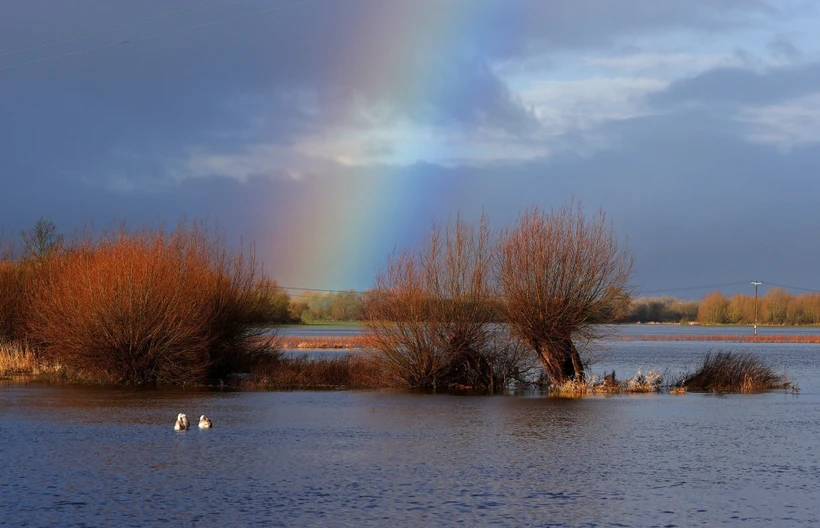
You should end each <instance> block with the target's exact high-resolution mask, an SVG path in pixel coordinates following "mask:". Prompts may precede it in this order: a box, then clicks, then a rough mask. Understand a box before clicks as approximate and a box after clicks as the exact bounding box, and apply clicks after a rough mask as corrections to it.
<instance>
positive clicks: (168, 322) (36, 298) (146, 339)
mask: <svg viewBox="0 0 820 528" xmlns="http://www.w3.org/2000/svg"><path fill="white" fill-rule="evenodd" d="M260 279H261V277H260V271H259V268H258V266H257V264H256V261H255V259H254V257H253V254H252V253H251V254H247V253H245V252H243V251H237V252H234V253H229V252H228V251H227V250H226V249H225V245H224V242H223V241H222V240H220V239H218V238H216V237H215V236H213V235H211V234H210V233H208V231H207V229H206V228H204V227H203V226H198V225H193V226H186V225H180V226H178V229H177V230H176V231H175V232H174V233H171V234H167V233H165V232H164V231H163V230H162V229H159V230H149V229H145V230H140V231H133V232H131V231H127V230H126V229H124V228H120V229H118V230H116V231H113V232H110V233H106V234H104V235H102V236H100V237H98V238H97V239H96V240H91V239H90V237H85V238H84V239H82V240H79V241H76V242H75V243H73V244H72V245H70V246H68V247H66V248H65V249H64V250H62V251H61V252H60V253H59V254H57V255H53V256H52V257H51V258H49V259H48V260H47V261H46V262H44V263H43V265H42V269H41V270H40V272H39V273H38V278H37V281H36V285H35V286H34V287H33V289H32V292H31V295H30V304H29V307H28V310H27V312H26V320H27V328H28V333H29V336H30V338H31V339H32V340H33V341H34V342H35V343H36V344H37V345H39V346H40V347H41V349H42V350H43V351H44V353H45V354H46V357H47V358H49V359H50V360H52V361H58V362H60V363H62V364H64V365H66V366H68V367H70V368H71V370H72V371H74V372H75V373H82V376H83V377H84V378H87V379H89V380H95V381H103V382H113V383H133V384H136V383H187V382H194V383H198V382H203V381H205V380H207V379H213V378H216V377H221V376H224V375H225V374H226V373H228V372H230V371H232V370H234V369H236V368H238V367H241V366H243V363H245V362H247V361H250V360H252V359H253V356H254V355H255V354H256V353H257V352H258V351H260V349H264V348H265V344H264V342H262V341H260V340H259V338H258V337H259V334H260V333H261V330H256V329H255V328H254V325H256V324H258V323H260V322H262V321H264V320H265V319H266V317H267V315H268V310H269V308H270V302H269V299H270V297H269V295H268V293H269V292H267V291H266V290H267V289H268V288H270V287H271V285H270V284H267V283H265V282H264V281H261V280H260Z"/></svg>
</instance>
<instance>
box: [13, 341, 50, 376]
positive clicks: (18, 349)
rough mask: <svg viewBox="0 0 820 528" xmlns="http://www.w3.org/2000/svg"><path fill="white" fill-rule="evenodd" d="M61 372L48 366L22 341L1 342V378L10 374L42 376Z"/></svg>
mask: <svg viewBox="0 0 820 528" xmlns="http://www.w3.org/2000/svg"><path fill="white" fill-rule="evenodd" d="M57 370H60V367H59V366H58V365H53V364H48V363H46V362H44V361H43V360H42V358H40V357H38V355H37V354H36V353H35V352H34V350H32V349H31V348H30V347H28V346H26V344H25V343H23V342H21V341H15V342H0V376H8V375H9V374H35V375H36V374H41V373H43V372H49V371H57Z"/></svg>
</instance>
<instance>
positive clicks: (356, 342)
mask: <svg viewBox="0 0 820 528" xmlns="http://www.w3.org/2000/svg"><path fill="white" fill-rule="evenodd" d="M368 344H369V339H368V338H367V337H364V336H359V335H349V336H323V337H311V336H297V335H292V336H283V337H281V338H279V346H280V347H281V348H284V349H298V348H314V349H334V348H335V349H366V348H367V347H368Z"/></svg>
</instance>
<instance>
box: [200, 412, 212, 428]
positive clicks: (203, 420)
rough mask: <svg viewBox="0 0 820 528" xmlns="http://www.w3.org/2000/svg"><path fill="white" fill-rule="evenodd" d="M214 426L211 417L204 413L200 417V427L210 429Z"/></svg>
mask: <svg viewBox="0 0 820 528" xmlns="http://www.w3.org/2000/svg"><path fill="white" fill-rule="evenodd" d="M211 427H213V424H212V423H211V419H210V418H208V417H207V416H205V415H204V414H203V415H202V416H200V417H199V428H200V429H210V428H211Z"/></svg>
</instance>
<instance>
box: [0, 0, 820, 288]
mask: <svg viewBox="0 0 820 528" xmlns="http://www.w3.org/2000/svg"><path fill="white" fill-rule="evenodd" d="M456 1H457V0H453V3H451V4H449V7H450V11H451V12H454V13H456V14H457V15H458V16H459V17H464V18H463V19H462V18H458V19H456V20H455V22H453V23H452V26H453V28H452V34H447V35H446V36H447V37H450V38H451V41H448V42H446V43H445V42H442V41H440V40H435V41H432V40H431V37H430V31H431V30H430V28H431V27H434V26H435V23H436V22H437V21H438V19H437V17H439V16H445V14H444V10H443V9H442V8H441V2H440V1H439V0H425V1H424V2H420V3H413V4H412V5H413V7H414V9H413V12H414V13H421V15H419V16H418V18H414V19H410V18H407V19H405V18H402V17H403V15H402V9H403V8H404V7H403V6H405V7H406V5H411V4H409V3H408V4H406V5H405V4H404V3H403V2H385V1H382V0H361V1H353V0H339V1H335V0H327V1H316V2H312V3H306V4H301V5H296V6H293V7H291V8H288V9H283V10H282V11H278V12H272V13H268V14H260V15H258V16H254V17H249V18H245V19H242V20H241V21H236V22H230V23H225V24H220V25H214V26H210V27H208V28H203V29H198V30H193V31H188V32H185V33H180V34H176V35H168V36H164V37H160V38H156V39H152V40H147V41H144V42H136V39H138V38H140V37H143V36H145V35H149V34H154V33H161V32H164V31H170V30H174V29H175V28H179V27H183V26H187V25H195V24H199V23H206V22H208V21H212V20H216V19H219V18H226V17H230V16H236V15H240V14H242V13H248V12H252V11H254V10H258V9H263V8H266V7H269V6H272V5H275V3H271V2H263V1H261V0H247V1H243V2H225V7H223V8H221V9H218V10H212V11H207V12H201V13H195V14H188V15H186V16H180V17H176V18H173V19H169V20H164V21H159V22H155V23H152V24H138V25H131V26H120V27H117V28H114V30H113V31H106V32H103V33H99V34H96V35H93V36H92V38H89V39H83V40H72V41H66V42H63V43H60V44H58V45H56V46H49V47H44V48H41V49H36V50H29V51H25V52H21V53H11V54H5V55H3V54H2V52H0V101H2V103H0V123H2V124H3V126H2V127H0V179H1V180H2V182H3V189H2V192H0V227H2V229H3V230H5V231H6V232H9V231H11V232H16V231H17V230H19V229H22V228H25V227H28V226H30V225H31V224H33V222H34V221H35V220H36V219H37V217H38V216H41V215H44V216H50V217H52V218H53V219H54V220H55V221H56V222H57V223H58V225H59V226H65V229H66V230H69V231H70V230H71V229H72V228H73V227H76V226H81V225H83V224H84V223H86V222H88V221H92V220H93V221H94V222H95V223H97V224H98V225H103V226H105V225H110V222H112V221H114V220H115V219H123V218H124V219H126V220H128V221H129V222H130V223H133V224H141V223H143V222H146V221H149V222H153V221H165V222H169V223H174V222H175V221H176V220H177V219H178V218H179V216H180V215H181V214H182V213H183V212H184V213H187V214H188V215H189V216H190V217H202V216H210V217H211V218H212V219H214V221H217V222H219V223H220V224H221V225H222V226H223V227H224V230H225V231H226V232H227V234H229V236H231V237H233V238H234V239H236V238H238V236H239V235H240V234H243V235H244V236H245V237H246V239H257V240H259V241H260V246H264V247H263V250H264V251H267V252H268V253H270V254H274V253H276V252H274V251H272V250H271V247H273V246H274V245H275V242H276V240H277V238H276V235H275V234H271V232H270V231H271V229H272V226H270V225H265V224H264V223H260V220H259V219H258V218H256V217H254V216H253V211H254V210H259V209H260V208H264V207H268V208H271V209H275V208H276V207H277V206H278V205H281V204H284V203H287V202H288V201H289V200H293V199H294V197H297V196H298V195H299V194H298V193H308V192H310V191H311V190H315V191H316V192H320V191H321V184H322V178H331V177H342V178H349V179H350V181H351V185H355V184H356V182H360V181H364V180H362V178H363V177H364V176H367V177H368V178H369V177H375V176H374V175H379V174H382V173H384V172H386V171H385V170H384V169H385V168H384V167H370V168H341V167H335V168H334V170H333V174H329V173H328V174H322V175H320V176H321V177H316V178H306V179H305V180H304V181H301V182H290V181H285V182H283V181H282V180H281V179H270V178H268V179H265V178H254V177H252V178H248V179H247V181H246V182H245V183H239V182H237V181H235V180H232V179H229V178H197V179H190V180H183V181H178V180H173V181H169V176H170V175H172V174H173V170H174V168H175V167H177V166H178V164H179V162H180V160H184V159H186V157H187V156H188V155H189V152H190V150H191V149H202V150H204V151H210V152H221V153H231V152H243V151H247V150H249V149H251V148H253V147H254V146H257V145H270V144H274V145H277V146H283V147H288V146H290V145H292V144H293V143H294V142H296V141H298V140H299V139H300V138H303V137H307V136H312V135H322V134H327V133H328V130H330V131H332V130H334V128H333V126H334V125H348V126H351V127H355V126H358V124H359V120H361V119H363V118H362V116H360V115H357V104H358V103H359V102H361V101H364V102H365V103H366V104H370V105H374V106H378V105H381V104H383V105H385V106H386V107H388V108H389V110H388V111H387V114H386V116H385V117H384V118H385V119H387V120H388V121H389V120H390V119H394V118H396V117H401V118H410V119H412V120H414V121H415V122H416V123H420V124H423V125H433V126H436V127H440V128H444V129H447V128H458V129H460V130H463V129H471V128H474V127H490V128H494V129H497V130H500V131H503V132H505V133H507V134H510V135H512V136H519V137H520V138H521V139H522V140H526V141H533V139H532V138H529V137H528V134H530V133H531V132H532V131H533V130H534V129H535V128H537V127H538V124H537V122H536V121H535V119H534V117H533V114H532V112H531V110H530V109H528V108H526V107H525V106H524V105H523V104H522V103H521V102H520V101H519V100H518V99H517V97H516V95H515V93H514V92H513V91H512V90H511V89H510V87H509V86H508V85H507V84H506V83H505V81H504V80H503V79H502V78H500V77H499V76H498V75H496V74H495V73H494V70H493V68H492V65H494V64H495V63H497V62H498V61H513V62H515V61H521V60H523V59H526V58H528V57H532V56H542V55H546V56H547V57H548V58H549V57H551V56H552V54H554V53H558V52H564V51H578V50H582V51H589V50H595V51H596V52H597V51H600V50H608V49H610V48H611V46H613V45H615V44H617V45H618V46H624V45H627V44H628V43H630V42H631V40H632V39H633V38H636V39H637V38H638V37H645V36H647V35H649V36H651V35H662V34H665V33H668V32H672V31H676V30H682V31H689V32H694V34H697V35H701V36H705V37H708V35H709V34H710V32H715V31H730V30H732V29H736V28H743V27H746V26H747V25H749V24H752V23H754V21H755V20H757V21H758V22H759V21H760V20H761V19H768V18H771V19H773V20H774V19H777V18H778V17H781V16H785V15H786V14H787V13H786V10H787V9H790V8H789V7H784V6H788V5H792V4H781V3H779V2H777V3H776V2H763V1H746V0H710V1H702V2H692V1H691V0H667V1H664V2H658V1H656V0H623V1H620V2H610V1H606V0H567V1H554V2H553V1H541V0H532V1H530V2H525V1H516V2H490V1H488V0H458V1H459V2H461V3H455V2H456ZM196 3H197V2H196V1H195V0H188V1H174V2H167V1H160V0H143V1H140V2H133V1H126V0H111V1H106V2H100V1H98V0H74V1H72V2H63V1H58V0H36V1H30V2H7V4H9V5H7V6H4V7H3V8H2V11H3V12H2V14H1V15H0V50H8V49H15V48H19V47H23V45H25V44H26V43H29V42H35V43H36V42H40V41H43V40H45V39H50V38H53V37H54V36H59V35H63V34H74V33H78V32H82V31H84V30H87V29H88V28H94V27H99V26H104V25H106V24H112V23H115V22H120V21H124V20H130V19H134V18H137V17H145V16H148V15H153V14H156V13H162V12H166V11H170V10H173V9H176V8H182V7H186V6H188V7H190V6H193V5H195V4H196ZM285 3H288V2H282V4H285ZM453 6H455V7H453ZM460 6H461V8H460ZM394 27H395V28H396V32H393V31H391V28H394ZM385 28H386V29H385ZM374 29H381V30H382V31H374ZM399 29H401V31H403V32H404V33H403V34H401V35H397V34H395V33H397V32H398V31H399ZM394 37H395V38H399V37H401V38H403V39H404V41H403V42H394V41H393V40H392V38H394ZM125 41H131V43H130V44H117V43H121V42H125ZM111 44H117V45H115V46H113V47H108V48H104V49H102V47H104V46H108V45H111ZM86 47H99V48H101V49H98V50H95V51H91V52H89V53H84V54H81V55H77V56H72V57H66V58H62V59H59V60H52V61H47V62H42V63H37V64H31V65H27V66H20V67H15V68H10V69H2V68H3V67H4V65H11V64H16V63H18V62H25V61H28V60H34V59H37V58H43V57H47V56H49V55H51V54H60V53H66V52H70V51H73V50H79V49H84V48H86ZM792 48H793V46H792V45H791V44H790V43H788V42H787V41H782V42H780V41H773V43H772V50H773V52H776V53H777V54H778V55H780V56H783V57H787V58H789V59H790V60H794V58H795V57H796V55H795V54H794V50H793V49H792ZM408 50H410V52H408ZM368 61H376V62H374V63H369V62H368ZM374 65H375V66H374ZM382 70H384V72H383V75H381V76H380V75H379V73H380V72H381V71H382ZM388 70H389V71H388ZM396 76H398V81H399V82H397V79H396ZM818 80H820V66H818V65H817V64H808V65H801V66H791V67H788V68H780V69H776V70H770V71H767V72H764V73H755V72H752V71H749V70H742V69H721V70H715V71H711V72H706V73H704V74H702V75H699V76H696V77H694V78H690V79H683V80H680V81H679V82H677V83H673V84H672V85H671V86H670V87H669V88H668V89H667V90H666V91H664V92H662V93H660V94H658V95H656V96H654V97H652V98H651V102H652V104H653V105H655V109H656V110H662V111H664V112H670V108H676V105H677V104H678V103H686V102H692V101H698V102H705V103H710V104H711V103H723V102H729V103H731V104H737V103H743V104H761V103H767V102H772V101H778V100H782V99H784V98H789V97H795V96H798V95H802V94H806V93H810V92H811V91H813V89H814V88H813V87H816V86H818V84H817V82H818ZM371 125H372V124H371ZM362 126H367V124H366V123H365V124H363V125H362ZM375 126H378V123H377V124H376V125H375ZM738 127H739V125H738V124H737V123H735V122H734V121H732V120H731V119H729V118H727V117H726V116H725V115H721V114H720V113H716V112H706V111H702V112H694V111H680V112H677V111H673V112H671V113H666V114H664V115H662V116H655V117H645V118H638V119H631V120H626V121H622V122H620V123H615V124H609V125H606V126H605V127H603V128H601V129H600V130H597V129H596V130H594V131H593V132H595V133H599V134H601V135H603V136H605V137H606V138H607V140H608V142H609V143H611V144H610V145H609V146H608V147H607V148H600V149H591V150H589V151H588V152H587V153H585V155H584V156H578V155H577V154H576V153H575V152H576V151H575V150H574V149H570V150H571V152H568V153H566V154H564V155H558V156H554V157H553V158H551V159H548V160H535V161H530V162H526V163H506V164H503V165H500V164H499V165H492V166H484V167H469V168H468V167H455V168H444V167H439V166H436V165H430V164H417V165H413V166H410V167H404V168H395V167H391V168H389V169H390V170H391V172H394V173H395V174H396V177H402V178H411V179H413V180H414V181H417V182H418V185H419V188H422V187H426V188H429V190H430V191H429V193H427V194H428V195H426V198H425V199H424V200H423V201H420V202H418V203H411V202H409V201H408V203H407V204H402V206H401V207H405V208H407V211H405V213H406V215H407V216H408V217H412V218H418V219H419V220H418V225H407V226H402V230H403V231H401V232H398V233H395V239H392V240H388V241H387V243H388V246H389V245H390V244H392V243H396V242H400V241H401V240H412V239H413V236H417V234H418V233H419V232H423V231H425V230H426V228H427V226H428V225H429V220H430V218H431V217H438V218H442V217H446V215H447V214H448V213H449V212H450V211H451V209H452V208H453V205H454V204H457V203H458V199H459V196H460V190H463V188H464V185H463V181H464V180H465V179H466V178H471V179H470V180H469V181H470V186H471V187H473V188H479V189H481V194H480V196H481V197H482V199H483V200H484V205H487V206H488V209H490V212H491V214H493V215H494V217H496V218H497V219H498V222H499V223H504V222H505V221H507V220H509V219H511V217H512V216H514V212H515V211H517V210H518V208H520V207H522V206H526V205H529V204H531V203H533V202H539V203H542V204H556V205H557V204H558V203H560V202H561V201H562V200H563V199H565V198H566V196H567V195H568V194H569V193H573V192H574V193H576V194H577V195H578V196H580V197H582V198H583V199H584V200H585V203H586V204H587V205H589V206H592V207H595V206H597V205H599V204H600V205H603V206H604V207H605V208H606V209H608V210H609V211H610V212H611V213H612V216H613V218H614V219H615V220H616V222H617V225H618V227H619V229H621V230H622V231H623V232H625V233H629V234H630V237H631V239H632V242H633V247H635V250H636V253H637V254H638V257H639V274H640V275H639V278H640V280H641V281H642V282H645V284H646V287H647V289H658V288H663V287H671V286H679V285H680V284H679V282H678V277H680V281H682V282H686V283H687V284H689V283H691V282H692V281H694V282H698V281H703V283H714V282H723V281H731V280H734V278H736V277H741V278H742V279H744V280H745V279H747V278H749V276H752V277H753V278H761V279H763V280H766V279H767V278H768V277H767V275H777V276H778V277H782V276H783V275H786V276H787V277H789V278H790V279H792V280H793V281H796V282H802V283H803V284H810V283H811V282H812V276H811V274H810V273H809V272H808V271H806V270H807V269H808V266H806V265H805V262H815V263H816V262H820V255H818V254H817V251H816V250H814V249H812V247H816V245H815V246H811V245H806V244H802V243H801V241H802V240H806V239H809V238H811V237H813V236H814V235H813V233H812V232H811V229H812V226H813V225H816V223H817V218H816V217H815V216H813V213H812V211H814V206H813V204H812V203H810V202H811V201H812V199H813V197H815V196H818V195H820V194H818V191H820V188H818V185H817V184H816V183H813V182H814V181H816V180H815V178H814V174H813V172H812V171H813V167H816V166H817V163H816V161H817V160H818V159H820V152H818V151H817V149H815V148H814V147H812V148H805V149H798V150H793V151H791V152H790V153H782V152H778V151H776V150H774V149H772V148H769V147H766V146H761V145H754V144H751V143H748V142H746V141H745V140H743V139H742V138H741V130H740V129H739V128H738ZM331 133H332V132H331ZM562 139H563V140H564V141H565V143H566V144H570V145H571V144H572V141H571V138H569V137H566V138H562ZM274 162H275V160H272V163H274ZM281 170H282V168H281V167H271V171H270V173H269V174H274V175H279V176H281ZM384 177H389V176H384ZM311 186H314V187H311ZM263 200H270V203H266V202H264V201H263ZM480 206H481V203H479V202H478V201H476V202H475V203H472V204H470V205H468V206H467V207H470V208H472V209H477V208H480ZM473 212H475V211H473ZM278 227H279V228H281V229H288V230H289V229H298V228H299V226H289V225H285V226H284V227H283V226H278ZM380 242H384V241H380ZM758 244H760V245H764V244H767V245H768V246H767V248H768V250H767V251H765V252H759V251H757V249H756V248H757V247H758ZM265 248H266V249H265ZM276 254H279V255H281V254H283V253H276ZM275 258H278V257H276V256H274V259H275ZM282 258H284V257H282ZM273 264H275V260H274V262H273ZM813 267H814V268H816V265H815V266H813ZM371 271H372V270H369V269H367V270H365V271H364V272H363V273H365V274H368V273H370V272H371ZM792 272H793V273H792ZM353 280H355V286H357V287H361V286H365V285H366V284H367V277H365V276H364V275H363V276H362V277H356V278H355V279H353ZM768 280H773V279H770V278H769V279H768ZM687 284H684V285H687ZM337 286H346V285H345V284H338V285H337Z"/></svg>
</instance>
